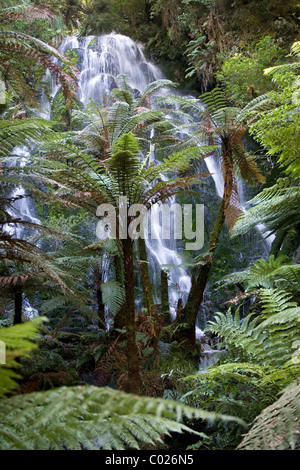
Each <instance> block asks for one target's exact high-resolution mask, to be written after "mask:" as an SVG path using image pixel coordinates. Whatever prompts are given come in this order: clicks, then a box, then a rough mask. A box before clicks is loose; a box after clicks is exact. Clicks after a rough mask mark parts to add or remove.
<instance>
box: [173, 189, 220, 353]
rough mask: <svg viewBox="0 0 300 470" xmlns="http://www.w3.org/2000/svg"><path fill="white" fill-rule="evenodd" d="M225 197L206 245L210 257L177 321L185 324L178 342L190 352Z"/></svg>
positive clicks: (201, 270) (196, 279)
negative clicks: (185, 345)
mask: <svg viewBox="0 0 300 470" xmlns="http://www.w3.org/2000/svg"><path fill="white" fill-rule="evenodd" d="M224 209H225V197H223V199H222V202H221V204H220V207H219V210H218V215H217V219H216V222H215V225H214V228H213V230H212V232H211V235H210V238H209V244H208V251H209V252H210V253H211V254H210V256H208V257H207V258H206V260H205V261H206V262H205V264H204V265H202V266H201V268H200V272H199V274H198V276H197V278H195V277H194V278H192V286H191V290H190V293H189V296H188V299H187V302H186V305H185V308H184V310H183V315H182V318H181V319H178V322H179V323H187V325H188V326H187V327H186V328H180V329H179V330H178V335H180V341H185V344H187V345H188V346H189V347H190V348H191V349H192V350H193V349H194V348H195V343H196V338H195V329H196V320H197V315H198V312H199V309H200V306H201V303H202V301H203V296H204V292H205V288H206V286H207V282H208V278H209V273H210V270H211V267H212V263H213V259H214V253H215V251H216V248H217V245H218V242H219V239H220V235H221V232H222V228H223V225H224V221H225V211H224ZM178 339H179V338H178Z"/></svg>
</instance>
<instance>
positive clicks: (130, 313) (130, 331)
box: [122, 238, 142, 394]
mask: <svg viewBox="0 0 300 470" xmlns="http://www.w3.org/2000/svg"><path fill="white" fill-rule="evenodd" d="M122 246H123V254H124V283H125V305H126V336H127V364H128V392H131V393H137V394H140V393H141V391H142V381H141V377H140V366H139V356H138V348H137V344H136V337H135V311H134V273H133V249H132V248H133V242H132V240H131V239H130V238H127V239H126V240H122Z"/></svg>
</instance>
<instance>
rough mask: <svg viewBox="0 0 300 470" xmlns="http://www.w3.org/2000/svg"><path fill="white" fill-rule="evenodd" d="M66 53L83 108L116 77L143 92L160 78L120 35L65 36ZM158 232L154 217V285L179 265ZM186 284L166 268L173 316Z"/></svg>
mask: <svg viewBox="0 0 300 470" xmlns="http://www.w3.org/2000/svg"><path fill="white" fill-rule="evenodd" d="M68 50H75V51H76V52H77V55H78V62H77V67H78V69H79V71H80V80H79V92H78V95H79V99H80V101H81V102H82V103H83V104H84V105H86V104H88V103H89V101H93V102H96V103H102V100H103V95H104V94H105V93H109V92H110V91H111V90H112V89H113V88H116V87H117V82H116V77H117V76H118V75H119V74H125V75H127V76H128V77H129V78H130V85H131V87H132V88H133V89H136V90H138V91H139V92H141V91H143V89H144V88H145V87H146V85H147V84H149V83H151V82H153V81H155V80H159V79H161V78H164V77H163V74H162V73H161V71H160V69H159V68H158V67H157V66H155V65H154V64H152V63H151V62H149V61H148V60H147V59H146V57H145V55H144V52H143V47H142V46H141V45H139V44H137V43H136V42H134V41H133V40H132V39H130V38H129V37H127V36H123V35H121V34H109V35H104V36H101V37H94V36H88V37H83V38H77V37H68V38H65V39H64V40H63V42H62V44H61V47H60V51H61V52H62V53H66V52H67V51H68ZM57 91H58V87H57V86H56V85H55V84H53V86H52V90H51V96H52V97H55V95H56V93H57ZM44 98H45V96H44ZM43 106H44V108H45V109H49V105H47V103H43ZM153 158H155V156H154V155H153ZM157 210H159V208H157ZM160 229H161V227H160V224H159V221H158V218H155V221H154V223H152V226H151V230H152V233H154V234H156V235H157V237H158V239H157V240H151V239H149V240H148V241H147V248H148V252H149V258H150V259H149V261H150V263H151V268H152V272H153V280H154V282H157V279H159V277H160V269H161V267H162V266H164V265H174V266H178V265H179V264H181V263H182V260H181V258H180V256H179V255H178V253H177V250H176V244H175V241H164V240H162V239H161V237H160ZM190 284H191V282H190V278H189V276H188V275H187V274H186V272H185V271H184V269H182V268H177V269H176V268H173V269H172V268H170V306H171V309H172V312H173V316H175V311H176V305H177V301H178V298H179V297H182V299H183V301H185V300H186V298H187V295H188V292H189V290H190Z"/></svg>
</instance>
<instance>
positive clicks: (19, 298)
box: [14, 287, 23, 325]
mask: <svg viewBox="0 0 300 470" xmlns="http://www.w3.org/2000/svg"><path fill="white" fill-rule="evenodd" d="M22 306H23V293H22V287H17V288H16V290H15V315H14V325H19V324H20V323H22Z"/></svg>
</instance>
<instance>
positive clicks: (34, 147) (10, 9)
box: [0, 0, 300, 451]
mask: <svg viewBox="0 0 300 470" xmlns="http://www.w3.org/2000/svg"><path fill="white" fill-rule="evenodd" d="M0 8H1V9H0V19H1V26H0V45H1V47H0V85H1V88H0V423H1V428H0V449H25V450H39V449H43V450H44V449H50V450H56V449H76V450H80V449H82V450H90V449H93V450H94V449H120V450H124V449H128V448H133V449H144V450H148V449H164V450H166V449H167V450H176V451H184V450H186V449H188V450H195V451H196V450H229V449H230V450H235V449H237V450H249V449H250V450H253V449H254V450H255V449H267V450H269V449H276V450H283V449H285V450H292V449H297V450H299V449H300V437H299V436H300V434H299V419H300V415H299V410H300V353H299V351H300V328H299V323H300V306H299V300H300V296H299V286H300V269H299V261H300V244H299V241H300V212H299V199H300V190H299V174H300V154H299V148H300V147H299V143H300V126H299V124H300V42H299V37H298V35H297V34H298V27H299V18H298V16H299V11H298V5H297V2H294V1H287V2H285V4H284V5H282V2H280V1H277V0H264V1H256V0H250V1H248V2H245V1H235V2H233V1H232V0H231V1H230V2H227V1H226V0H224V1H221V0H164V1H162V0H150V1H144V0H127V1H117V0H116V1H114V0H111V1H108V0H90V1H83V2H81V1H80V0H76V1H71V0H70V1H66V2H57V1H56V0H51V1H49V2H47V4H45V2H43V1H42V0H41V1H38V2H36V3H35V4H34V5H33V4H31V3H30V2H29V0H28V1H27V0H24V1H22V2H17V1H16V0H9V1H6V2H3V1H2V0H0ZM112 30H113V31H117V32H120V33H121V34H126V35H128V36H131V37H132V38H134V39H137V40H140V41H142V42H143V43H144V44H145V46H146V50H147V51H148V54H149V55H151V57H152V58H155V59H156V60H158V61H160V62H161V63H162V66H163V67H164V70H165V72H166V74H167V75H168V77H169V78H170V80H169V79H168V80H167V79H161V80H158V81H155V82H152V83H150V84H149V85H147V86H146V88H145V89H144V90H142V91H140V92H138V91H137V90H135V89H132V88H131V86H130V79H129V78H128V77H127V76H125V75H119V76H118V77H116V84H117V86H118V88H114V89H113V90H112V92H111V93H110V94H105V95H104V96H102V97H101V104H99V103H90V104H88V105H87V106H84V105H83V104H82V103H81V102H80V101H79V99H78V97H77V94H76V92H77V86H78V79H79V75H80V74H79V71H78V70H77V67H76V64H77V62H78V54H77V53H76V51H74V50H73V51H67V53H66V54H65V55H64V54H62V53H61V52H59V51H58V49H57V46H58V45H59V43H60V41H61V39H62V38H63V37H64V36H67V35H71V34H77V35H79V34H81V35H100V34H103V33H110V32H111V31H112ZM91 47H92V44H91ZM46 70H47V71H48V72H47V73H49V74H50V76H51V77H52V79H53V81H54V82H55V83H56V84H57V86H58V92H57V93H56V95H55V96H54V97H53V98H52V99H50V101H51V104H52V110H51V120H48V119H44V118H41V117H40V116H41V112H43V111H45V109H41V106H43V105H42V104H41V103H43V100H42V99H41V97H42V96H45V95H46V96H48V97H49V83H47V82H46V80H45V71H46ZM178 85H180V86H179V88H181V86H182V88H186V89H192V90H194V94H195V96H197V99H193V98H186V97H184V96H183V95H182V94H181V93H179V92H178V93H177V91H176V88H178ZM159 90H164V93H163V94H162V95H161V97H160V98H159V97H158V92H159ZM166 90H167V91H166ZM200 92H202V94H201V95H200V94H199V93H200ZM183 123H184V124H183ZM24 146H26V148H27V149H29V151H28V152H27V153H26V159H27V160H26V165H24V164H23V161H22V159H24V155H23V154H22V148H24ZM20 149H21V152H20ZM154 151H155V155H156V161H155V162H153V161H152V157H153V153H154ZM213 154H215V156H216V157H218V159H219V163H220V168H221V171H222V174H223V183H224V184H223V186H222V188H221V191H222V196H221V197H218V196H217V195H216V194H215V191H214V189H213V190H212V188H211V186H210V185H209V181H210V180H211V175H210V174H209V173H208V170H207V168H206V165H205V162H204V160H205V159H206V158H209V157H210V156H211V155H213ZM242 181H243V182H244V183H245V184H247V197H248V196H249V199H250V198H251V201H250V202H249V203H248V204H247V208H246V209H245V208H243V207H242V205H241V200H240V199H241V196H242V194H241V191H243V188H244V187H243V186H241V182H242ZM16 187H17V188H18V187H19V188H23V189H22V191H21V192H20V194H19V195H17V196H16V193H15V192H14V189H15V188H16ZM125 197H126V198H127V204H128V206H131V205H133V204H143V205H144V207H145V208H146V212H147V211H150V210H151V207H152V206H153V205H154V204H156V203H160V202H166V201H170V200H172V198H176V200H177V201H178V202H179V203H181V204H189V203H190V204H191V203H193V202H197V203H201V204H204V205H205V242H204V247H203V248H202V249H201V250H200V251H184V249H183V243H182V244H181V243H178V245H177V246H178V253H180V256H181V259H182V264H181V265H180V266H178V267H177V269H179V268H180V269H184V270H185V271H186V273H187V274H189V275H190V277H191V288H190V291H189V292H188V295H187V301H186V302H185V304H183V302H182V299H181V298H180V296H178V305H177V312H176V319H175V321H172V320H171V312H170V306H169V297H168V289H169V288H172V287H174V286H170V283H169V282H168V269H175V268H174V266H173V267H171V266H161V267H160V269H161V271H160V272H159V273H156V276H157V277H156V278H155V277H154V274H153V266H152V265H151V263H150V261H149V259H150V258H149V256H148V255H149V253H148V251H147V247H146V243H145V240H144V239H143V238H142V237H138V236H136V237H132V238H130V239H129V238H128V237H127V238H124V237H123V236H122V230H124V227H122V226H120V224H117V227H116V236H115V237H114V239H109V238H108V239H107V240H106V241H103V240H99V239H96V236H95V232H96V225H97V222H98V221H99V218H97V216H96V213H97V208H98V207H99V206H100V205H101V204H112V205H113V206H114V208H115V210H116V214H117V215H119V214H120V213H121V212H122V210H123V206H122V204H123V202H122V201H123V200H122V198H125ZM120 198H121V199H120ZM24 200H26V201H27V202H28V201H31V204H32V207H34V211H35V212H34V213H35V216H36V218H35V219H34V220H32V219H30V220H29V218H28V216H26V214H25V215H24V214H22V213H21V214H20V215H19V214H16V212H15V211H14V207H16V204H18V203H20V202H21V203H22V201H24ZM102 216H103V214H102ZM99 217H100V216H99ZM132 224H133V218H132V217H131V216H128V217H127V220H126V222H125V225H126V227H125V228H126V229H127V228H128V227H131V226H132ZM195 224H196V220H195V216H194V219H193V224H192V225H195ZM257 226H260V231H261V232H263V233H265V236H266V237H269V238H271V240H272V243H270V246H268V248H267V249H266V248H264V249H263V246H265V245H264V244H263V241H262V236H261V235H259V233H258V232H257V230H256V229H255V227H257ZM135 229H136V235H138V234H139V231H138V230H137V229H138V226H135ZM28 312H29V314H30V315H31V316H32V315H33V316H35V315H38V316H37V318H34V319H32V318H29V317H30V315H29V314H28ZM173 320H174V319H173ZM199 325H200V326H201V328H202V329H203V330H204V333H205V336H202V337H201V338H199V337H198V338H197V339H196V336H195V327H196V326H199ZM4 345H5V347H6V363H5V364H4V362H5V361H4V360H3V357H4V356H3V353H4ZM2 362H3V364H2ZM182 433H184V437H182V436H180V437H179V438H178V434H182Z"/></svg>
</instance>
